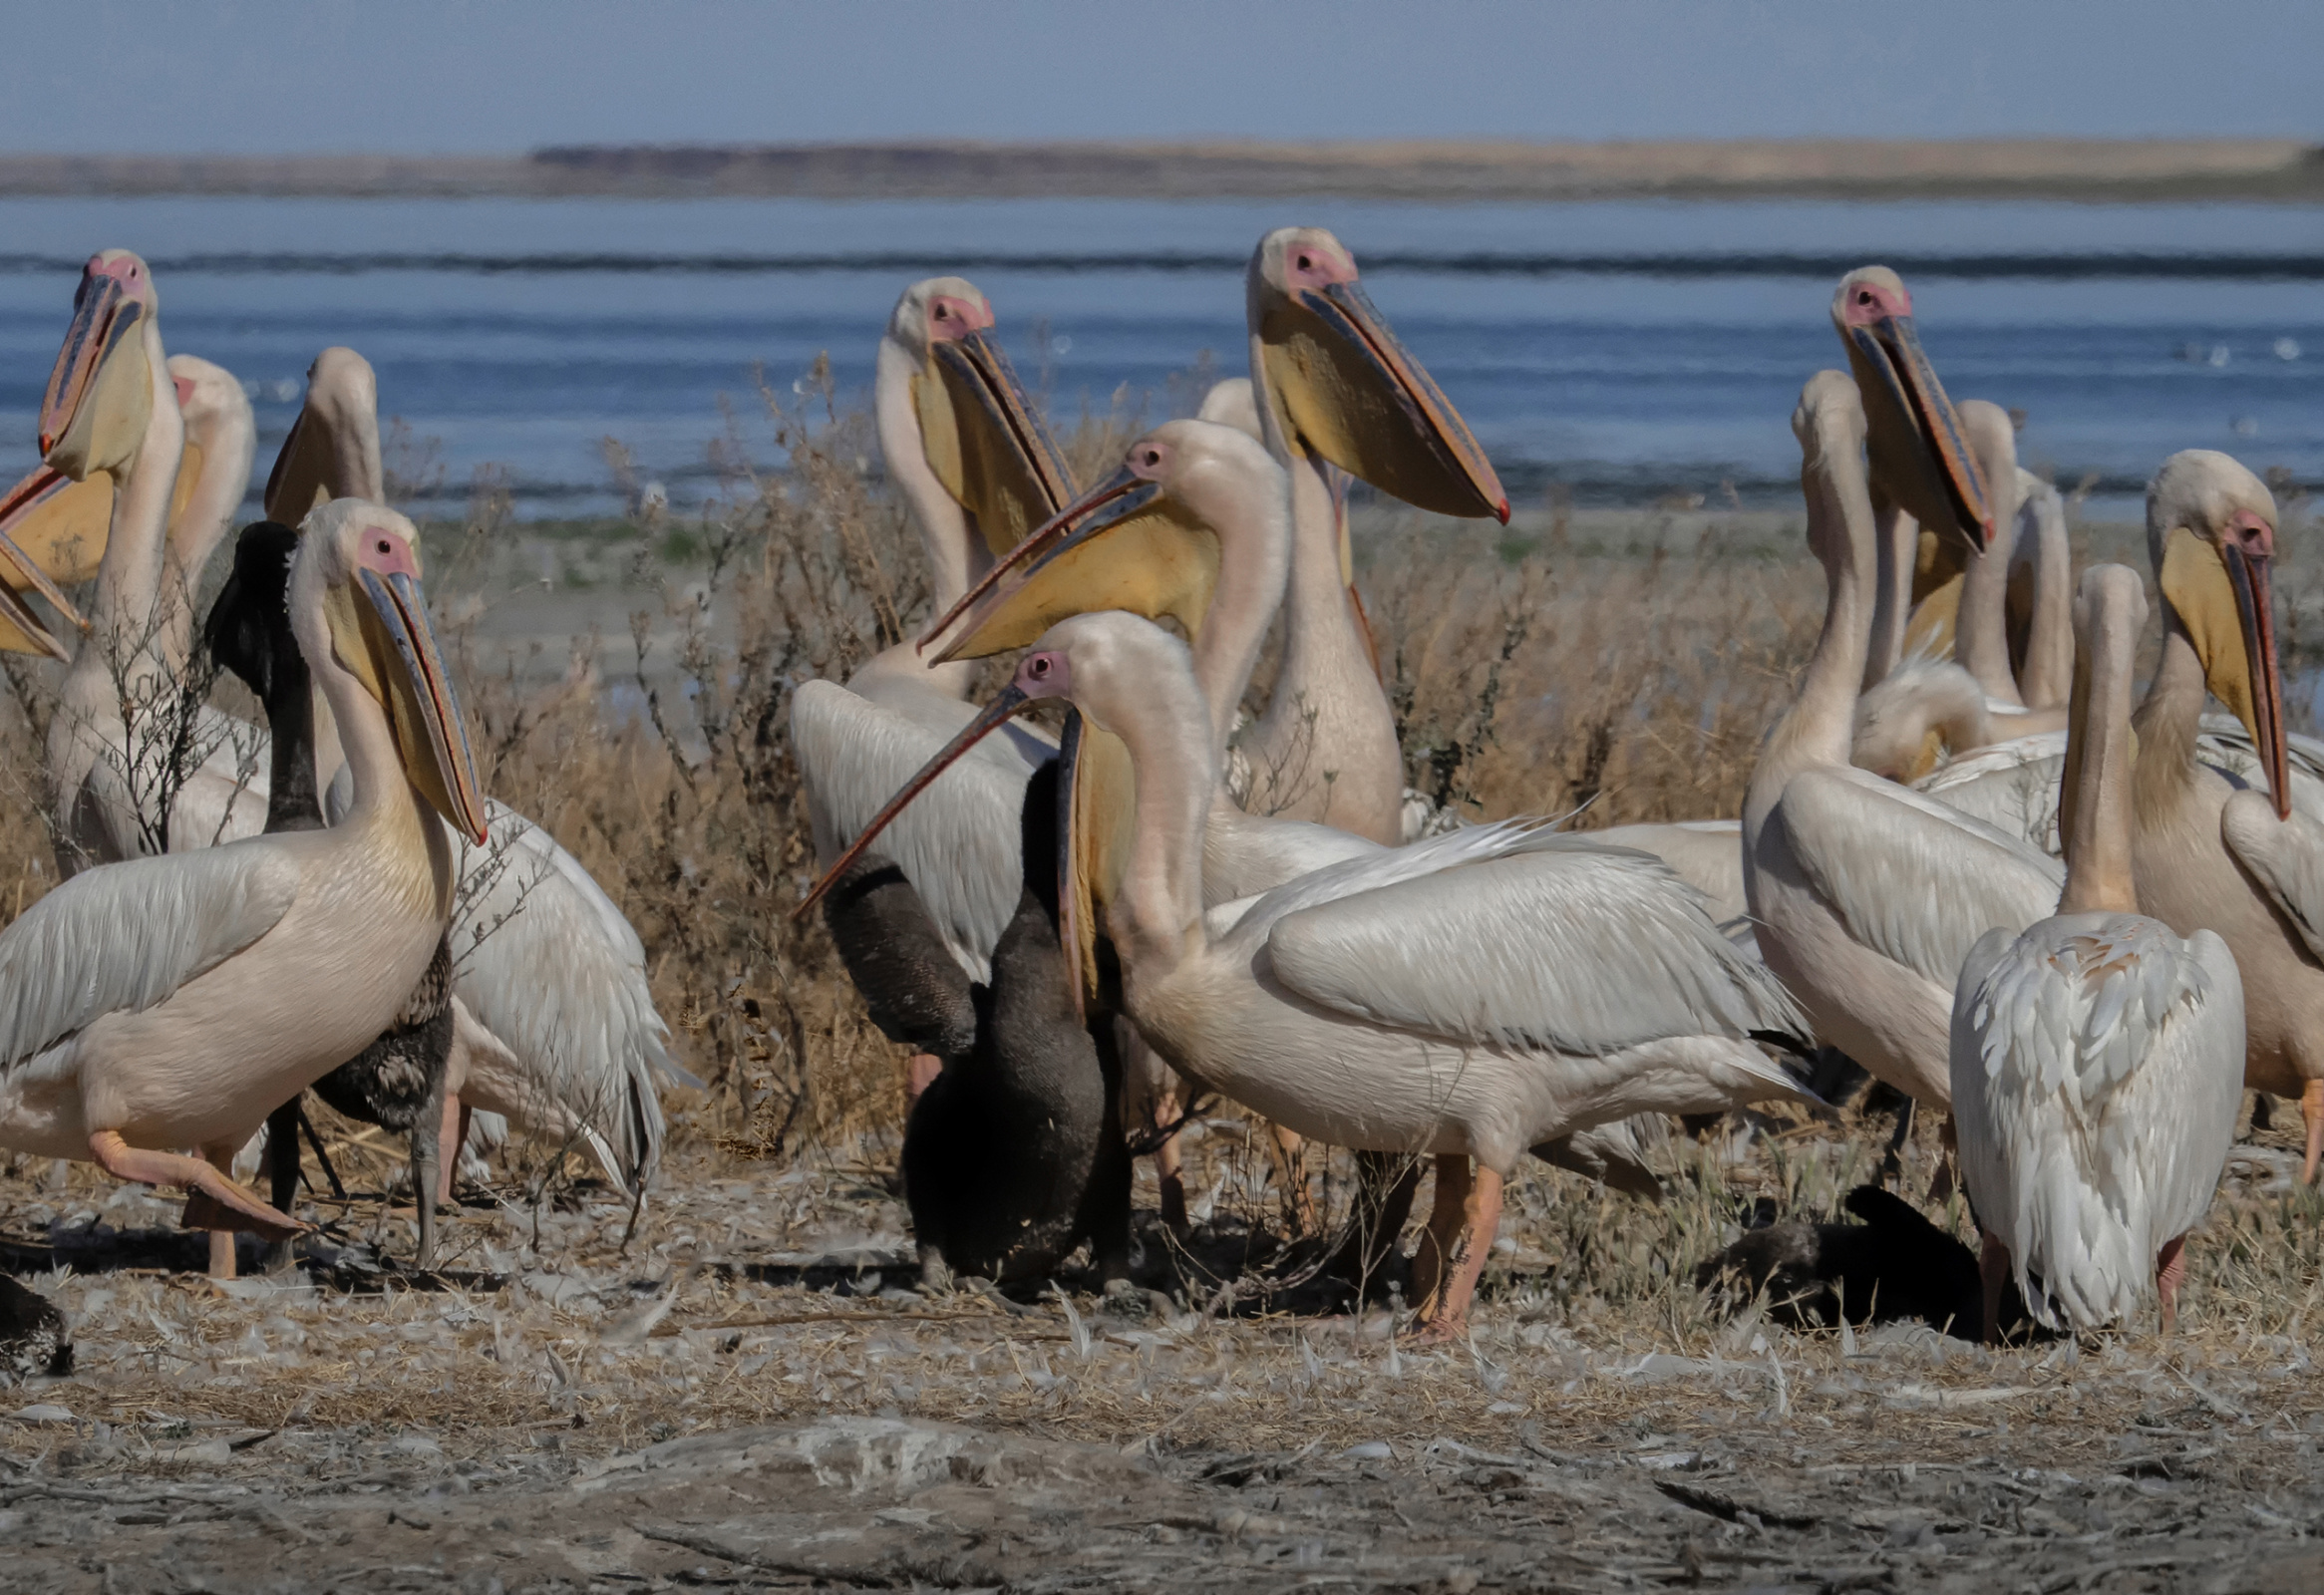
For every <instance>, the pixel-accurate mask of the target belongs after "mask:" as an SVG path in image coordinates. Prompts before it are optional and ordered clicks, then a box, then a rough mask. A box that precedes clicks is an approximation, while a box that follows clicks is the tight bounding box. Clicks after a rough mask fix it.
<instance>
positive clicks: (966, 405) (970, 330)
mask: <svg viewBox="0 0 2324 1595" xmlns="http://www.w3.org/2000/svg"><path fill="white" fill-rule="evenodd" d="M992 329H993V312H992V306H991V305H990V304H989V303H987V302H986V300H985V296H984V295H983V294H981V293H979V292H978V291H977V289H976V286H975V284H973V283H971V282H969V281H968V280H967V279H966V278H964V277H929V278H926V279H924V280H923V281H920V282H915V283H913V284H912V285H911V286H910V287H909V288H906V289H905V290H904V292H903V297H902V298H900V299H898V300H897V301H896V304H895V313H894V314H893V315H891V316H889V317H888V318H887V339H888V341H889V342H890V343H892V344H894V345H895V346H896V347H897V348H898V349H900V350H902V351H903V353H904V355H905V357H906V358H907V359H908V360H909V362H910V364H911V371H912V379H911V388H912V409H913V412H914V414H915V415H916V416H917V417H918V419H919V424H920V442H921V448H922V451H923V452H924V453H925V455H926V456H927V461H928V467H929V469H930V470H931V471H933V472H935V474H936V479H937V480H938V481H940V482H942V483H943V484H944V490H945V491H946V492H948V493H950V494H951V495H952V496H953V497H954V498H955V499H957V500H958V501H959V503H960V506H961V507H962V508H964V509H966V510H967V511H968V512H969V514H970V515H971V516H972V517H974V519H975V521H976V527H977V530H978V532H979V533H980V534H981V535H982V536H983V538H984V540H985V545H986V546H987V547H988V548H990V549H991V550H992V552H993V553H994V554H995V555H999V554H1003V553H1006V552H1008V551H1009V549H1010V548H1012V547H1014V546H1015V545H1016V543H1017V542H1018V541H1019V540H1020V539H1021V538H1023V537H1024V535H1025V533H1027V532H1028V531H1031V530H1032V529H1033V528H1034V527H1035V526H1038V525H1040V524H1041V523H1042V522H1043V521H1045V520H1047V519H1048V518H1049V517H1050V516H1051V515H1053V514H1055V513H1056V512H1057V510H1058V507H1059V506H1060V505H1062V504H1063V503H1064V502H1065V501H1066V500H1067V499H1068V498H1070V497H1072V496H1073V486H1072V482H1073V476H1072V474H1071V473H1070V472H1068V471H1067V470H1066V467H1065V458H1064V456H1063V455H1061V454H1060V453H1059V452H1058V449H1057V446H1056V444H1054V443H1053V442H1051V441H1050V437H1049V432H1048V429H1046V428H1045V427H1043V426H1042V425H1041V423H1040V421H1039V419H1038V418H1037V417H1036V416H1035V414H1034V410H1033V406H1032V403H1031V402H1030V401H1029V400H1028V399H1027V398H1026V397H1025V390H1024V388H1023V387H1022V386H1021V385H1020V384H1019V383H1018V381H1017V374H1016V372H1015V371H1014V370H1013V369H1011V367H1010V365H1009V357H1008V356H1007V355H1006V354H1004V353H1003V352H1002V350H1001V346H1000V342H999V340H998V339H996V338H995V337H994V336H993V331H992Z"/></svg>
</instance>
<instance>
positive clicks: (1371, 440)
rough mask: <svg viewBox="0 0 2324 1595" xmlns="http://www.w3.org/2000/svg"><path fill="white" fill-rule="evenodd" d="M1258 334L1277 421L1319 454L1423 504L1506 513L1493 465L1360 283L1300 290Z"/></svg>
mask: <svg viewBox="0 0 2324 1595" xmlns="http://www.w3.org/2000/svg"><path fill="white" fill-rule="evenodd" d="M1258 335H1259V340H1260V342H1261V343H1262V345H1264V354H1263V356H1262V358H1263V359H1264V361H1265V364H1266V371H1267V384H1268V387H1269V388H1270V389H1271V390H1272V391H1273V397H1274V401H1275V403H1276V405H1277V406H1278V407H1279V416H1278V419H1279V420H1281V421H1284V422H1287V423H1288V424H1289V427H1290V430H1291V431H1293V432H1295V433H1296V434H1297V435H1298V436H1299V437H1300V438H1301V439H1303V440H1304V441H1305V442H1306V444H1307V445H1308V447H1309V448H1310V449H1312V450H1313V451H1314V452H1315V453H1316V454H1319V455H1321V456H1322V457H1323V458H1324V459H1326V460H1328V461H1330V462H1331V463H1332V464H1333V465H1335V466H1338V467H1339V468H1340V469H1341V470H1342V471H1345V472H1347V473H1349V474H1350V475H1351V476H1355V477H1360V478H1363V479H1364V480H1366V481H1368V482H1370V483H1372V485H1374V486H1375V487H1379V488H1381V489H1383V490H1385V491H1387V492H1391V493H1394V494H1395V495H1396V496H1397V497H1399V498H1401V499H1403V500H1404V501H1405V502H1406V503H1409V504H1413V505H1416V506H1418V507H1419V508H1422V509H1433V510H1435V511H1437V512H1438V513H1440V514H1447V515H1465V516H1482V515H1492V516H1494V518H1495V519H1498V520H1502V521H1506V520H1507V519H1508V517H1509V501H1508V494H1507V493H1506V492H1504V491H1503V490H1502V489H1501V484H1500V478H1499V477H1498V476H1497V475H1495V474H1494V469H1493V462H1492V461H1490V460H1488V459H1487V458H1486V455H1485V451H1484V449H1482V448H1480V447H1479V446H1478V442H1477V438H1476V436H1475V435H1474V434H1473V433H1471V432H1470V430H1469V424H1468V423H1467V422H1465V421H1463V420H1462V419H1461V413H1460V412H1459V411H1457V410H1455V409H1454V408H1453V403H1452V401H1451V400H1449V399H1447V398H1446V397H1445V394H1444V390H1443V389H1441V388H1439V387H1438V386H1437V383H1436V379H1435V378H1433V377H1431V376H1430V375H1429V373H1428V370H1427V368H1426V367H1424V366H1423V365H1422V364H1421V363H1420V362H1419V361H1418V360H1415V359H1414V358H1413V357H1412V356H1411V355H1410V354H1409V353H1407V352H1406V350H1405V347H1404V345H1403V344H1402V343H1401V342H1399V341H1398V340H1397V337H1396V334H1395V333H1394V332H1392V331H1390V330H1389V326H1388V321H1387V318H1386V317H1384V316H1382V315H1381V314H1380V312H1379V311H1378V310H1377V309H1376V308H1374V306H1373V304H1372V300H1371V298H1370V296H1369V295H1367V294H1366V293H1365V292H1364V290H1363V287H1362V285H1361V284H1359V283H1356V282H1334V283H1329V284H1325V285H1323V286H1320V287H1301V288H1295V289H1293V290H1291V291H1290V292H1289V293H1288V294H1286V295H1283V296H1281V297H1279V298H1276V299H1274V300H1273V302H1272V303H1270V304H1268V305H1267V306H1266V307H1265V308H1264V309H1262V310H1261V312H1260V314H1259V317H1258Z"/></svg>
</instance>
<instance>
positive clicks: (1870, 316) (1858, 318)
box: [1840, 282, 1912, 327]
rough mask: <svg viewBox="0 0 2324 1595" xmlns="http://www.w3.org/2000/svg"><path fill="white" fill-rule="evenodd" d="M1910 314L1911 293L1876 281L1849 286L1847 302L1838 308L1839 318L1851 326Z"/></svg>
mask: <svg viewBox="0 0 2324 1595" xmlns="http://www.w3.org/2000/svg"><path fill="white" fill-rule="evenodd" d="M1911 314H1912V295H1911V294H1909V293H1906V292H1905V291H1904V290H1902V289H1900V288H1899V289H1896V290H1893V291H1891V290H1889V289H1887V288H1884V287H1882V286H1881V285H1880V284H1878V283H1876V282H1859V283H1857V284H1856V285H1855V286H1854V287H1853V288H1850V289H1849V290H1848V292H1847V303H1846V304H1845V305H1844V306H1842V307H1841V309H1840V316H1841V318H1842V319H1843V320H1845V321H1846V322H1847V324H1848V325H1849V326H1851V327H1868V326H1870V325H1871V324H1872V323H1873V322H1875V321H1888V320H1891V319H1893V318H1895V317H1897V316H1909V315H1911Z"/></svg>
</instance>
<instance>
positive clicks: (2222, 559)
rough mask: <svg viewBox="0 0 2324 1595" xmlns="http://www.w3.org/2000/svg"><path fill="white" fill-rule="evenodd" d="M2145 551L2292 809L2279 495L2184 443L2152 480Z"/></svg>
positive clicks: (2211, 676) (2210, 682)
mask: <svg viewBox="0 0 2324 1595" xmlns="http://www.w3.org/2000/svg"><path fill="white" fill-rule="evenodd" d="M2147 553H2148V557H2150V558H2151V559H2153V560H2154V562H2155V580H2156V585H2157V586H2158V587H2159V588H2160V589H2161V592H2162V601H2163V603H2164V604H2166V605H2167V606H2169V611H2170V613H2171V614H2173V615H2175V616H2176V617H2177V619H2178V624H2179V625H2180V627H2181V628H2182V629H2184V631H2185V632H2186V635H2187V640H2188V641H2189V642H2190V643H2192V644H2193V645H2194V651H2195V657H2196V658H2198V659H2200V660H2201V661H2202V666H2203V680H2204V683H2205V684H2206V685H2207V686H2208V687H2209V688H2210V690H2211V696H2212V697H2214V698H2216V699H2218V700H2219V702H2221V703H2223V704H2225V705H2226V706H2227V707H2228V708H2229V709H2230V710H2232V711H2234V714H2235V718H2236V719H2238V720H2240V721H2242V722H2243V729H2244V730H2246V731H2248V732H2250V733H2251V743H2252V746H2253V747H2254V748H2255V749H2257V750H2258V752H2259V758H2260V765H2261V768H2262V769H2264V770H2265V771H2266V772H2267V786H2268V791H2269V792H2270V793H2272V794H2273V795H2274V797H2275V809H2276V813H2277V814H2278V815H2279V816H2281V817H2286V818H2288V817H2289V816H2290V814H2291V811H2292V810H2291V784H2290V782H2289V781H2288V780H2286V778H2285V768H2284V767H2285V757H2286V755H2285V738H2284V718H2283V676H2282V673H2281V671H2280V669H2279V668H2278V666H2277V664H2276V656H2275V616H2274V611H2273V608H2272V606H2271V600H2270V596H2269V591H2268V569H2269V566H2270V564H2271V562H2272V561H2273V559H2274V557H2275V495H2274V494H2273V493H2271V492H2269V491H2268V490H2267V486H2266V484H2265V483H2264V482H2262V481H2261V480H2260V479H2259V478H2257V477H2255V476H2253V475H2252V474H2251V473H2250V472H2249V471H2247V470H2245V469H2244V467H2243V466H2242V464H2241V463H2240V462H2239V461H2236V460H2234V459H2233V458H2231V457H2229V456H2227V455H2223V454H2220V453H2218V452H2217V451H2215V450H2210V449H2187V450H2182V451H2181V452H2179V453H2178V454H2175V455H2172V456H2171V457H2170V458H2169V459H2168V460H2165V461H2164V462H2162V469H2161V470H2160V471H2158V472H2157V473H2156V474H2155V479H2154V480H2153V481H2152V482H2149V483H2148V484H2147Z"/></svg>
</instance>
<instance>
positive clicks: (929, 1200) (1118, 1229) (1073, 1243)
mask: <svg viewBox="0 0 2324 1595" xmlns="http://www.w3.org/2000/svg"><path fill="white" fill-rule="evenodd" d="M1067 735H1068V738H1069V739H1070V738H1071V737H1072V735H1073V730H1072V729H1071V728H1069V730H1068V733H1067ZM1069 746H1070V741H1069ZM1058 769H1059V766H1058V764H1056V763H1052V764H1049V765H1045V766H1043V767H1042V768H1041V769H1040V770H1039V771H1037V772H1036V773H1035V774H1034V776H1033V779H1032V782H1031V784H1030V785H1028V786H1027V788H1026V790H1025V806H1024V809H1023V813H1022V817H1021V825H1022V833H1023V837H1024V844H1025V845H1024V858H1025V886H1024V890H1023V891H1022V892H1021V893H1020V894H1019V896H1018V899H1017V912H1016V914H1015V916H1014V917H1013V918H1012V919H1011V920H1010V921H1009V924H1008V926H1007V928H1006V929H1004V930H1003V931H1002V932H1001V938H1000V941H999V943H998V944H997V945H996V946H995V947H994V948H993V959H992V983H991V984H990V985H976V986H969V987H968V993H967V994H968V997H969V1000H970V1004H971V1015H972V1017H973V1021H974V1023H973V1028H972V1030H971V1032H970V1034H969V1036H968V1038H967V1045H966V1046H965V1047H962V1046H959V1045H958V1043H959V1040H960V1036H959V1032H958V1030H957V1029H953V1030H950V1031H931V1032H930V1034H932V1035H941V1036H943V1038H944V1039H945V1040H946V1041H947V1042H948V1043H950V1044H951V1046H952V1050H951V1051H950V1052H946V1053H943V1054H940V1056H943V1057H944V1058H945V1059H946V1063H945V1066H944V1071H943V1073H942V1074H940V1075H938V1076H937V1077H936V1079H935V1080H934V1081H933V1082H932V1083H930V1085H929V1086H928V1088H927V1090H925V1091H924V1092H922V1093H921V1094H920V1098H919V1101H918V1102H916V1103H915V1104H913V1106H912V1112H911V1117H910V1118H909V1119H908V1120H907V1121H906V1122H905V1125H904V1145H903V1176H904V1200H905V1202H906V1203H907V1204H908V1205H909V1206H910V1208H911V1214H912V1230H913V1233H914V1234H915V1235H917V1237H918V1239H919V1250H920V1279H921V1283H922V1285H923V1286H925V1287H927V1288H929V1289H942V1288H944V1287H945V1286H946V1285H948V1284H949V1283H950V1279H951V1276H952V1275H953V1274H955V1273H961V1274H972V1275H980V1276H983V1277H985V1278H989V1279H995V1280H1010V1279H1026V1278H1038V1277H1040V1276H1041V1275H1044V1274H1047V1273H1051V1272H1054V1271H1055V1270H1056V1269H1057V1268H1058V1266H1059V1265H1060V1264H1062V1263H1063V1262H1064V1261H1065V1259H1066V1258H1067V1257H1068V1256H1069V1255H1070V1254H1071V1253H1072V1252H1073V1250H1074V1249H1075V1248H1076V1247H1077V1246H1079V1245H1080V1244H1081V1243H1082V1242H1083V1241H1084V1240H1087V1241H1088V1242H1089V1243H1090V1246H1091V1250H1092V1252H1093V1254H1094V1258H1095V1261H1096V1263H1097V1265H1098V1271H1099V1276H1100V1278H1102V1279H1104V1280H1106V1281H1108V1282H1109V1283H1110V1282H1112V1281H1115V1280H1119V1279H1126V1278H1127V1277H1128V1274H1129V1261H1130V1152H1129V1149H1128V1147H1127V1146H1126V1145H1125V1144H1124V1141H1123V1138H1122V1062H1121V1057H1120V1055H1119V1052H1118V1050H1117V1049H1116V1046H1115V1043H1114V1022H1113V1018H1112V1016H1111V1014H1106V1013H1102V1012H1101V1011H1100V1010H1099V1009H1098V1008H1096V1007H1093V1008H1092V1009H1091V1011H1090V1014H1089V1017H1088V1018H1087V1019H1085V1018H1084V1017H1083V1016H1082V1015H1081V1014H1079V1013H1077V1012H1076V1011H1075V1005H1074V1000H1073V987H1072V985H1071V984H1070V982H1071V980H1072V979H1073V978H1074V977H1073V975H1072V974H1071V972H1070V971H1069V970H1068V969H1067V966H1066V960H1065V954H1064V951H1063V949H1062V948H1061V947H1060V946H1059V945H1058V876H1059V869H1058V863H1059V859H1058V848H1059V840H1060V837H1061V835H1062V833H1063V826H1062V824H1061V823H1060V809H1059V803H1060V799H1061V794H1060V792H1059V783H1058ZM1062 796H1063V797H1064V798H1066V800H1070V794H1066V795H1062ZM913 903H914V906H915V907H916V905H917V899H916V898H915V899H913ZM928 942H929V953H930V956H931V957H932V958H933V959H936V960H941V961H943V962H945V963H947V964H948V963H950V959H949V957H948V956H947V955H946V954H945V952H944V950H943V948H942V946H941V945H939V944H936V943H935V941H934V931H933V927H932V926H931V927H929V931H928ZM893 954H894V946H893V944H892V943H891V944H890V946H889V955H890V956H891V957H892V956H893ZM953 967H954V971H955V973H957V966H956V965H955V966H953ZM963 984H964V985H965V984H966V982H965V978H963ZM930 1006H931V1007H932V1006H934V1005H930ZM960 1017H961V1016H960V1015H959V1013H958V1011H957V1009H954V1010H952V1011H951V1012H950V1013H949V1014H948V1015H944V1016H943V1022H944V1023H945V1024H947V1025H951V1026H955V1027H956V1026H957V1025H958V1023H959V1020H960Z"/></svg>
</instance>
